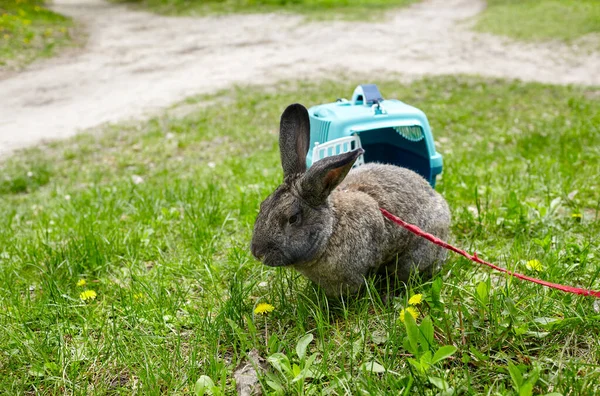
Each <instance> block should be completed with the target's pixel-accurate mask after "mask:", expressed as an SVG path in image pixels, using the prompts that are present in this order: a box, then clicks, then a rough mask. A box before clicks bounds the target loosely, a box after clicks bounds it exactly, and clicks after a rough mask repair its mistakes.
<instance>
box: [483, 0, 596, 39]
mask: <svg viewBox="0 0 600 396" xmlns="http://www.w3.org/2000/svg"><path fill="white" fill-rule="evenodd" d="M487 3H488V7H487V9H486V10H485V11H484V12H483V13H482V14H481V15H480V16H479V17H478V20H477V24H476V29H477V30H480V31H485V32H489V33H494V34H499V35H503V36H509V37H513V38H516V39H521V40H551V39H558V40H564V41H572V40H574V39H577V38H580V37H582V36H584V35H586V34H588V33H596V34H600V1H598V0H577V1H571V0H523V1H514V0H487ZM597 41H598V40H596V42H597Z"/></svg>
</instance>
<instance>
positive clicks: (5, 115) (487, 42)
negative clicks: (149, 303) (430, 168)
mask: <svg viewBox="0 0 600 396" xmlns="http://www.w3.org/2000/svg"><path fill="white" fill-rule="evenodd" d="M483 7H484V3H483V2H482V1H481V0H426V1H424V2H422V3H419V4H417V5H415V6H413V7H410V8H407V9H403V10H399V11H397V12H395V13H393V14H392V15H391V16H390V17H389V18H388V19H387V20H386V21H384V22H381V23H375V24H366V23H355V22H352V23H349V22H334V23H331V22H327V23H304V22H302V18H301V17H296V16H286V15H232V16H225V17H210V18H169V17H162V16H157V15H153V14H150V13H145V12H138V11H131V10H128V9H127V8H126V7H124V6H119V5H114V4H108V3H106V2H104V1H102V0H55V6H54V8H55V9H56V10H57V11H59V12H61V13H64V14H67V15H71V16H73V17H74V18H75V19H77V20H79V21H81V22H83V23H84V24H85V25H86V28H87V30H88V32H89V42H88V44H87V46H86V48H85V49H84V50H83V51H82V52H81V53H79V54H78V55H76V56H70V57H66V56H65V57H61V58H58V59H54V60H51V61H49V62H44V63H41V64H38V65H36V66H34V67H32V68H30V69H28V70H27V71H25V72H23V73H19V74H16V75H13V76H11V77H8V78H5V79H4V80H0V156H2V154H3V153H4V155H6V153H8V152H9V151H11V150H13V149H15V148H18V147H23V146H26V145H30V144H35V143H37V142H40V141H41V140H45V139H55V138H65V137H68V136H71V135H73V134H75V133H76V132H77V131H78V130H82V129H85V128H89V127H92V126H96V125H98V124H101V123H104V122H108V121H118V120H123V119H128V118H139V117H142V116H144V115H145V114H148V113H149V112H154V111H157V110H158V109H160V108H164V107H165V106H168V105H170V104H172V103H174V102H176V101H179V100H181V99H183V98H184V97H186V96H189V95H193V94H199V93H208V92H214V91H215V90H218V89H221V88H225V87H227V86H230V85H232V84H235V83H242V84H243V83H270V82H275V81H277V80H281V79H297V78H309V77H321V76H324V77H332V76H335V75H336V74H339V72H340V71H342V72H344V73H345V74H350V73H366V72H369V71H371V72H372V73H376V74H379V73H381V74H383V73H385V74H386V75H389V74H390V73H400V74H402V75H405V76H408V77H412V76H420V75H424V74H450V73H471V74H481V75H486V76H494V77H509V78H520V79H523V80H528V81H540V82H549V83H560V84H566V83H576V84H586V85H600V72H599V71H600V54H598V53H592V54H579V55H577V54H575V53H574V51H573V50H572V49H571V48H570V47H568V46H566V45H561V44H551V45H546V46H544V47H540V46H536V45H530V44H520V43H514V42H509V41H507V40H505V39H502V38H498V37H494V36H491V35H484V34H478V33H474V32H471V31H469V30H468V28H467V26H465V25H466V24H465V23H464V22H462V21H464V20H466V19H468V18H470V17H472V16H474V15H476V14H477V13H479V12H481V10H482V9H483ZM299 95H301V93H300V94H299Z"/></svg>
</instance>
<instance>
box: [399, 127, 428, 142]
mask: <svg viewBox="0 0 600 396" xmlns="http://www.w3.org/2000/svg"><path fill="white" fill-rule="evenodd" d="M394 130H395V131H396V132H398V133H399V134H400V135H401V136H402V137H403V138H405V139H407V140H410V141H411V142H418V141H419V140H422V139H423V138H425V134H424V133H423V129H421V127H420V126H418V125H411V126H397V127H394Z"/></svg>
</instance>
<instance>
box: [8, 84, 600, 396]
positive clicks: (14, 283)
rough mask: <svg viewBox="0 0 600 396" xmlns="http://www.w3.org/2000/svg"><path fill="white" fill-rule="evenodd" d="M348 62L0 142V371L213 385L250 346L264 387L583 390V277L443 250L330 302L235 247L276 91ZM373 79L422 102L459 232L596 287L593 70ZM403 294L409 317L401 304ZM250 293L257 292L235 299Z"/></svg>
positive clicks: (592, 351)
mask: <svg viewBox="0 0 600 396" xmlns="http://www.w3.org/2000/svg"><path fill="white" fill-rule="evenodd" d="M357 82H358V81H349V82H344V83H339V82H327V81H325V82H319V83H317V82H315V83H310V84H308V83H295V84H288V85H281V86H279V87H278V89H277V90H273V89H272V88H269V89H262V88H248V87H244V88H237V89H231V90H227V91H223V92H220V93H219V94H218V95H216V96H214V98H213V99H215V100H216V102H214V103H213V104H212V105H210V106H209V107H203V106H198V107H197V109H195V110H193V111H191V112H189V113H188V115H179V116H174V115H173V114H176V113H181V112H173V111H171V112H167V113H165V115H164V116H161V117H157V118H153V119H151V120H149V121H147V122H140V123H132V124H120V125H114V126H112V127H107V128H105V130H104V131H102V132H103V133H88V134H82V135H80V136H77V137H75V138H73V139H70V140H67V141H63V142H58V143H55V144H52V145H50V146H49V147H46V148H34V149H29V150H27V151H25V152H22V153H18V154H17V155H15V156H13V157H11V158H9V159H8V160H6V161H5V162H4V163H3V164H2V169H0V174H2V179H0V224H1V226H0V306H1V307H2V309H1V311H0V326H1V327H0V389H2V390H3V391H4V393H7V394H24V393H39V394H104V393H108V392H113V393H122V394H131V393H133V392H137V393H138V394H193V393H194V392H195V391H196V390H198V391H200V389H199V388H200V387H198V388H196V383H197V381H198V380H199V379H201V381H200V383H203V381H208V380H207V379H206V377H201V376H208V377H210V379H211V380H212V381H213V382H214V383H215V386H216V388H217V389H215V390H214V394H219V393H225V394H231V393H234V389H235V383H234V380H233V372H234V370H235V368H236V367H237V365H238V364H240V363H241V362H243V361H244V360H245V359H246V356H247V354H248V353H249V351H251V350H252V349H256V350H257V351H258V353H259V354H260V356H262V357H264V358H269V359H268V363H267V368H268V372H267V374H265V375H261V376H260V379H261V385H262V386H263V387H264V389H265V391H266V392H267V393H272V392H275V390H276V389H279V393H280V394H401V393H402V392H406V393H407V394H413V393H415V394H421V395H429V394H451V393H452V390H453V391H455V392H459V393H462V394H474V393H485V394H503V395H504V394H520V395H528V394H532V392H533V393H534V394H541V393H549V392H556V393H561V394H565V395H566V394H593V393H596V392H598V384H599V383H600V365H599V363H598V362H599V361H600V337H599V334H600V312H599V311H600V304H599V303H598V300H595V299H594V298H591V297H578V296H574V295H570V294H564V293H562V292H559V291H553V290H549V289H545V288H542V287H540V286H538V285H534V284H531V283H527V282H523V281H520V280H517V279H511V278H509V277H507V276H504V275H501V274H498V273H492V272H490V270H488V269H485V268H481V267H478V266H477V265H475V264H473V263H470V262H468V261H466V259H463V258H459V257H455V256H451V258H450V260H449V261H448V263H447V266H446V267H445V269H444V270H443V272H442V273H440V274H439V275H438V276H437V277H436V278H434V279H433V280H432V281H431V282H427V283H424V284H420V285H419V284H411V285H409V287H408V289H407V291H406V292H405V293H400V294H398V295H397V296H396V297H390V298H387V299H385V298H383V297H384V294H385V293H381V294H380V293H379V292H378V290H377V289H375V288H374V287H371V288H368V289H367V290H366V291H365V293H363V294H362V295H361V296H359V297H358V298H354V299H350V300H346V301H335V300H328V299H327V298H326V297H324V295H323V293H322V292H321V291H319V290H316V289H314V288H313V287H312V286H311V285H310V284H309V283H308V282H306V281H305V280H304V279H303V278H301V277H299V276H298V275H296V274H294V273H292V272H291V271H288V270H285V269H273V268H267V267H265V266H263V265H261V264H259V263H258V262H256V261H255V260H254V259H253V258H252V256H251V254H250V252H249V241H250V236H251V230H252V226H253V221H254V218H255V216H256V214H257V211H258V207H259V204H260V202H261V201H262V199H264V198H265V197H266V196H267V195H268V194H269V193H270V192H271V191H272V190H273V189H274V188H275V187H276V186H277V185H278V183H279V182H280V181H281V176H282V172H281V169H280V164H279V153H278V145H277V133H278V119H279V115H280V114H281V111H282V110H283V109H284V108H285V106H286V105H287V104H289V103H292V102H295V101H300V102H302V103H304V104H306V105H314V104H318V103H324V102H327V101H332V100H335V98H338V97H342V96H348V95H350V93H351V92H352V89H353V88H354V86H355V85H356V83H357ZM375 82H376V83H378V84H379V87H380V89H381V91H382V93H383V95H384V96H385V97H389V98H394V97H397V98H401V99H403V100H405V101H406V102H408V103H411V104H414V105H416V106H418V107H420V108H422V109H423V110H424V111H425V112H426V113H427V114H428V116H429V119H430V122H431V124H432V127H433V130H434V136H435V139H436V141H437V142H438V150H439V151H440V152H441V153H442V154H443V155H444V160H445V168H444V173H443V177H442V178H441V179H438V185H437V189H438V190H439V191H440V192H441V193H442V194H443V195H444V196H445V197H446V199H447V200H448V202H449V204H450V207H451V208H452V212H453V225H452V233H453V237H452V239H453V241H454V242H455V243H456V244H457V245H459V246H462V247H464V248H467V249H469V250H472V251H477V253H478V255H479V256H480V257H482V258H484V259H487V260H489V261H492V262H495V263H497V264H499V265H501V266H504V267H508V268H511V269H514V270H517V271H519V272H523V273H526V274H529V275H532V276H535V277H540V278H542V279H545V280H548V281H552V282H558V283H564V284H569V285H576V286H582V287H587V288H592V289H595V290H598V289H600V278H599V275H600V265H599V260H600V242H599V240H598V239H599V238H598V235H600V221H599V214H600V213H599V210H600V198H599V191H598V186H600V160H599V159H600V99H599V98H600V90H599V89H598V88H576V87H558V86H548V85H541V84H524V83H519V82H504V81H498V80H484V79H478V78H468V77H439V78H428V79H425V80H422V81H417V82H414V83H412V84H402V83H400V82H397V81H394V80H389V81H375ZM196 102H197V101H196V100H195V99H190V100H188V101H187V102H186V103H185V106H186V108H187V109H188V110H189V109H190V108H194V104H195V103H196ZM416 294H422V299H423V301H422V302H421V303H420V304H416V303H415V300H418V297H414V298H412V302H413V308H412V311H413V313H415V315H416V320H415V321H414V322H416V323H417V324H419V328H418V329H417V328H416V327H415V326H416V325H415V323H414V322H413V321H412V320H411V317H410V316H407V317H405V316H403V318H405V320H406V324H405V323H403V322H402V320H401V319H402V318H401V316H400V313H401V312H402V310H404V309H407V308H408V305H409V304H408V300H409V298H411V297H413V296H414V295H416ZM259 303H267V304H270V305H272V306H273V307H274V309H273V311H272V312H270V313H265V314H264V315H261V314H259V313H255V312H254V310H255V308H256V307H257V304H259ZM405 312H406V311H405ZM407 329H408V331H407ZM307 334H310V336H307ZM311 337H312V339H311ZM309 341H310V342H309ZM305 345H307V351H304V348H303V346H305ZM453 347H454V348H453ZM454 349H456V352H455V353H454V354H453V355H451V356H449V357H447V358H446V359H442V360H440V361H439V362H436V363H433V361H434V360H436V359H434V357H436V356H437V357H438V358H439V357H443V356H446V355H449V354H450V353H451V352H452V351H454ZM298 353H299V355H300V356H301V357H302V358H300V357H299V356H298ZM436 353H437V355H436ZM313 356H314V357H313ZM442 388H446V391H443V390H442ZM443 392H445V393H443Z"/></svg>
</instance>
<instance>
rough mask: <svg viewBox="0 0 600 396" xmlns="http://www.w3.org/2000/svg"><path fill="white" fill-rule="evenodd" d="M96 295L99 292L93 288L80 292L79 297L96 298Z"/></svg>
mask: <svg viewBox="0 0 600 396" xmlns="http://www.w3.org/2000/svg"><path fill="white" fill-rule="evenodd" d="M96 296H97V294H96V292H95V291H93V290H84V291H82V292H81V293H80V294H79V298H81V299H82V300H83V301H88V300H89V301H91V300H94V299H95V298H96Z"/></svg>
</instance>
